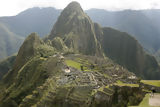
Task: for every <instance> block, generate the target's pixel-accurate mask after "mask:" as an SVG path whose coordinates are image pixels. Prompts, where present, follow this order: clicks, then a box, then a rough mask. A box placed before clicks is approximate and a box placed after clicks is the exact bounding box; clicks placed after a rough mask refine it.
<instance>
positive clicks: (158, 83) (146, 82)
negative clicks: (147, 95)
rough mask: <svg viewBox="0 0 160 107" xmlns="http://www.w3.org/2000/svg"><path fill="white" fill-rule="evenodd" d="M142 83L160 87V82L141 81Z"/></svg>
mask: <svg viewBox="0 0 160 107" xmlns="http://www.w3.org/2000/svg"><path fill="white" fill-rule="evenodd" d="M141 83H143V84H148V85H152V86H156V87H160V80H141Z"/></svg>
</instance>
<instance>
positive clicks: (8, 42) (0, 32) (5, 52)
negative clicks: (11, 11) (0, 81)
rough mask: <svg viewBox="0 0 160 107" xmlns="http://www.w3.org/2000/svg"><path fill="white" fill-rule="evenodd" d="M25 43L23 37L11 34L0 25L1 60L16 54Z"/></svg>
mask: <svg viewBox="0 0 160 107" xmlns="http://www.w3.org/2000/svg"><path fill="white" fill-rule="evenodd" d="M22 42H23V37H20V36H18V35H16V34H15V33H13V32H11V31H10V29H8V28H7V27H6V26H5V25H4V24H2V23H0V60H1V59H3V58H5V57H7V56H10V55H12V54H14V53H16V52H17V51H18V49H19V47H20V45H21V43H22Z"/></svg>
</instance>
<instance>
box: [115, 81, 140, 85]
mask: <svg viewBox="0 0 160 107" xmlns="http://www.w3.org/2000/svg"><path fill="white" fill-rule="evenodd" d="M115 85H118V86H128V87H139V84H127V83H123V82H122V81H120V80H118V81H117V82H116V83H115Z"/></svg>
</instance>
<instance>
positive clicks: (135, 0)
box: [0, 0, 160, 16]
mask: <svg viewBox="0 0 160 107" xmlns="http://www.w3.org/2000/svg"><path fill="white" fill-rule="evenodd" d="M71 1H73V0H0V16H12V15H16V14H17V13H19V12H21V11H23V10H25V9H27V8H31V7H37V6H38V7H56V8H60V9H63V8H64V7H65V6H66V5H67V4H68V3H70V2H71ZM74 1H78V2H79V3H80V4H81V6H82V8H83V9H84V10H86V9H90V8H100V9H106V10H122V9H160V0H74Z"/></svg>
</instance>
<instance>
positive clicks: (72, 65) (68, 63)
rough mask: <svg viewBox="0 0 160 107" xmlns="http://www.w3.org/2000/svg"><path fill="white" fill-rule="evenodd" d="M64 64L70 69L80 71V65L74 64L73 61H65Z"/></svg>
mask: <svg viewBox="0 0 160 107" xmlns="http://www.w3.org/2000/svg"><path fill="white" fill-rule="evenodd" d="M65 63H66V64H67V65H68V66H71V67H74V68H76V69H79V70H81V66H82V64H80V63H78V62H76V61H73V60H66V61H65Z"/></svg>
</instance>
